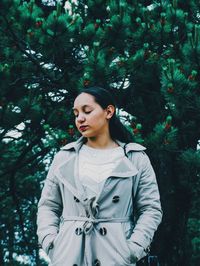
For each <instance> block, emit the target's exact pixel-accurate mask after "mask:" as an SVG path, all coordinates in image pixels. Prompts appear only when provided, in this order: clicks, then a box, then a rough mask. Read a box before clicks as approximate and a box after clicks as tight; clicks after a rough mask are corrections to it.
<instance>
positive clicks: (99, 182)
mask: <svg viewBox="0 0 200 266" xmlns="http://www.w3.org/2000/svg"><path fill="white" fill-rule="evenodd" d="M124 156H125V155H124V151H123V148H122V147H116V148H112V149H95V148H91V147H89V146H87V145H83V146H82V147H81V149H80V152H79V178H80V181H81V182H82V185H83V186H84V188H85V190H86V192H87V194H88V196H96V195H97V194H98V193H100V191H101V189H102V187H103V185H104V183H105V181H106V179H107V178H108V177H109V175H110V174H111V172H112V170H113V169H114V168H115V166H116V164H117V163H118V162H119V160H121V159H122V158H123V157H124Z"/></svg>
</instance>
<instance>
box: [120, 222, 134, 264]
mask: <svg viewBox="0 0 200 266" xmlns="http://www.w3.org/2000/svg"><path fill="white" fill-rule="evenodd" d="M119 225H120V230H119V231H118V236H119V238H120V241H119V253H120V254H121V256H122V258H123V259H124V261H125V262H126V263H127V264H130V263H131V251H130V249H129V246H128V242H127V238H126V233H125V231H124V226H123V224H122V223H120V224H119Z"/></svg>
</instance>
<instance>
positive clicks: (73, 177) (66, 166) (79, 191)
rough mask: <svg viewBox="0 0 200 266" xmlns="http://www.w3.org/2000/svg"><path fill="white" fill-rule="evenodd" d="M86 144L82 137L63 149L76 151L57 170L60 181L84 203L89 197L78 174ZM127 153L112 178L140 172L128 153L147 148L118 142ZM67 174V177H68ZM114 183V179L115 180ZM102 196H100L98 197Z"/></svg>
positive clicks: (125, 176)
mask: <svg viewBox="0 0 200 266" xmlns="http://www.w3.org/2000/svg"><path fill="white" fill-rule="evenodd" d="M85 142H86V138H84V137H81V138H79V139H78V140H77V141H75V142H71V143H69V144H67V145H65V146H64V147H62V148H61V150H62V151H75V153H72V154H71V156H70V158H69V160H67V161H65V162H63V163H62V164H61V165H59V166H58V167H57V169H56V173H55V174H56V175H57V177H58V178H59V180H60V181H61V182H62V183H63V184H64V185H65V186H66V187H67V188H68V189H69V190H70V191H71V193H72V194H73V195H74V196H75V197H77V198H78V199H79V200H80V201H82V202H84V200H85V198H86V197H87V195H86V194H85V192H84V189H83V186H82V184H81V182H80V180H79V174H78V169H79V167H78V156H77V155H78V152H79V150H80V148H81V146H82V145H83V144H84V143H85ZM116 142H117V143H118V144H119V145H120V146H121V147H122V148H123V149H124V151H125V155H127V156H125V157H124V158H123V159H122V160H121V161H120V162H119V163H118V164H117V165H116V167H115V168H114V169H113V171H112V173H111V175H110V176H111V177H120V178H127V177H130V176H135V175H136V174H137V173H138V170H139V169H137V168H136V167H135V165H134V164H133V162H132V161H131V160H130V159H129V158H128V157H129V156H128V153H129V152H131V151H144V150H145V149H146V148H145V147H143V146H141V145H140V144H137V143H129V144H125V143H123V142H121V141H118V140H117V141H116ZM66 173H67V175H66ZM113 182H115V181H114V179H113ZM99 196H100V194H99V195H98V197H99Z"/></svg>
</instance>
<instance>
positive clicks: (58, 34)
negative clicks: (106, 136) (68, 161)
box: [0, 0, 200, 266]
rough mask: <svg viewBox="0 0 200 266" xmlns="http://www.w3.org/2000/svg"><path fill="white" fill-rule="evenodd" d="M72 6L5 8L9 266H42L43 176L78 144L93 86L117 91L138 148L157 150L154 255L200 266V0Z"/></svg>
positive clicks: (1, 106) (0, 62) (98, 1)
mask: <svg viewBox="0 0 200 266" xmlns="http://www.w3.org/2000/svg"><path fill="white" fill-rule="evenodd" d="M64 2H65V1H63V4H60V5H59V4H56V1H37V0H35V1H34V0H30V1H25V0H24V1H20V0H9V1H8V0H2V1H0V29H1V35H0V36H1V42H0V48H1V49H0V80H1V84H0V139H1V142H0V150H1V167H0V181H1V190H0V200H1V225H0V239H1V245H0V265H2V266H4V265H27V264H26V263H25V262H20V261H17V260H18V259H19V256H21V255H22V256H25V257H28V258H29V262H28V265H38V266H39V265H45V262H44V260H42V259H41V258H40V257H39V249H38V245H37V237H36V224H35V221H36V212H37V202H38V199H39V197H40V192H41V187H42V181H43V180H44V178H45V176H46V171H47V166H48V165H49V163H50V161H51V159H52V157H53V155H54V154H55V152H56V151H57V150H58V149H59V148H60V147H61V146H62V145H64V144H66V143H68V142H70V141H72V140H74V139H76V138H77V137H78V134H77V132H76V131H75V130H74V117H73V116H72V113H71V107H72V104H73V99H74V97H75V95H76V93H77V91H78V90H79V89H80V88H82V87H87V86H92V85H98V86H103V87H105V88H107V89H110V90H111V91H112V93H113V94H114V95H115V96H116V100H117V103H118V106H119V108H123V110H124V111H126V112H128V113H129V114H130V115H127V117H125V118H126V120H127V126H128V128H129V130H130V131H131V132H133V141H136V142H139V143H142V144H143V145H144V146H147V148H148V150H147V152H148V154H149V155H150V157H151V160H152V163H153V165H154V168H155V171H156V174H157V179H158V184H159V187H160V192H161V200H162V206H163V211H164V217H163V223H162V225H161V226H160V228H159V231H158V232H157V234H156V237H155V240H154V242H153V244H152V251H151V252H152V254H156V255H158V257H159V260H160V264H161V265H169V266H177V265H180V266H184V265H185V266H186V265H187V266H188V265H191V266H196V265H199V264H200V256H199V254H200V231H199V223H200V209H199V206H200V200H199V198H200V197H199V195H200V191H199V187H200V186H199V185H200V184H199V182H200V181H199V180H200V179H199V178H200V176H199V175H200V153H199V151H198V150H197V143H198V140H199V138H200V86H199V81H200V73H199V69H200V26H199V22H200V15H199V14H200V6H199V1H197V0H190V1H182V0H179V1H177V0H173V1H153V3H152V1H137V0H134V1H130V0H127V1H126V0H122V1H113V0H108V1H106V0H95V1H93V0H90V1H89V0H88V1H86V0H83V1H77V2H76V1H67V2H68V4H69V5H68V7H67V6H65V8H64V4H65V3H64ZM69 6H71V7H70V8H69ZM66 7H67V9H66ZM46 165H47V166H46Z"/></svg>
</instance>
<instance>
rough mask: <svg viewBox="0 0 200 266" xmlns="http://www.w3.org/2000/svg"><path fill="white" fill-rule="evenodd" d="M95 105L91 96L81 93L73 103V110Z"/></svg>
mask: <svg viewBox="0 0 200 266" xmlns="http://www.w3.org/2000/svg"><path fill="white" fill-rule="evenodd" d="M96 104H97V103H96V102H95V98H94V97H93V96H92V95H90V94H88V93H85V92H83V93H81V94H79V95H78V96H77V97H76V99H75V101H74V108H77V107H81V106H84V105H92V106H94V105H96Z"/></svg>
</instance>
